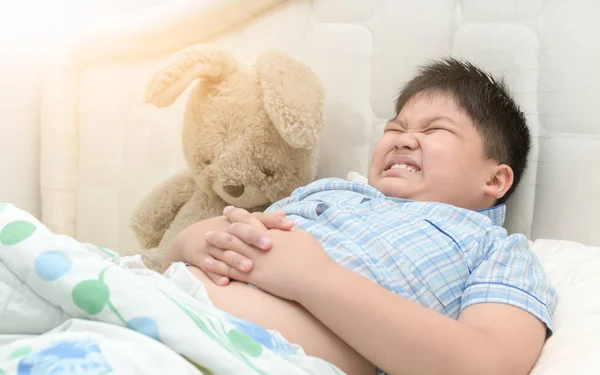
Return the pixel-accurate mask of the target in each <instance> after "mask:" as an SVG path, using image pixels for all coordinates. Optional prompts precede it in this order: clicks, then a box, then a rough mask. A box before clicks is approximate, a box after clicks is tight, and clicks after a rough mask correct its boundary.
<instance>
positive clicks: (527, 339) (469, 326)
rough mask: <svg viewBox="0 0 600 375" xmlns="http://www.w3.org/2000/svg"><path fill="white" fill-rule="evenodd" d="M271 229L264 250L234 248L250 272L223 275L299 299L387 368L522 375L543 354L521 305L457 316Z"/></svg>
mask: <svg viewBox="0 0 600 375" xmlns="http://www.w3.org/2000/svg"><path fill="white" fill-rule="evenodd" d="M238 228H242V227H241V226H240V227H238ZM246 229H251V228H249V227H248V226H246ZM249 232H250V230H249ZM229 235H230V234H226V233H224V232H223V233H221V235H216V236H215V237H214V238H211V240H210V241H209V242H211V245H214V246H216V247H218V248H221V249H224V248H231V247H227V245H229V244H230V241H231V238H229ZM269 235H270V236H271V238H272V240H273V247H272V249H271V250H270V251H269V252H268V253H265V252H261V251H258V250H254V249H252V248H251V247H249V246H241V247H238V248H235V249H233V250H234V251H237V252H239V253H241V254H242V255H244V256H246V257H248V258H250V259H251V260H252V261H253V263H254V269H253V271H251V272H250V273H248V274H247V273H243V272H239V271H236V270H235V269H231V268H230V270H231V273H224V274H225V275H227V276H228V277H231V278H232V279H237V280H240V281H244V282H250V283H252V284H254V285H256V286H258V287H260V288H261V289H263V290H265V291H267V292H270V293H272V294H275V295H278V296H280V297H282V298H287V299H290V300H295V301H297V302H299V303H300V304H301V305H303V306H304V307H305V308H306V309H307V310H308V311H310V312H311V314H313V315H314V316H315V317H316V318H317V319H319V320H320V321H321V322H322V323H323V324H325V325H326V326H327V327H328V328H329V329H331V330H332V331H333V332H334V333H336V334H337V335H338V336H339V337H340V338H341V339H342V340H344V341H345V342H347V343H348V344H349V345H350V346H352V347H353V348H354V349H355V350H356V351H357V352H359V353H360V354H362V355H363V356H365V357H366V358H367V359H368V360H370V361H371V362H372V363H375V364H376V365H377V366H379V367H380V368H382V369H383V370H385V371H386V372H388V373H390V374H395V373H402V374H422V373H426V374H461V375H468V374H491V375H494V374H510V375H518V374H527V373H528V372H529V371H530V370H531V368H532V367H533V365H534V363H535V361H536V359H537V358H538V356H539V354H540V351H541V349H542V346H543V343H544V338H545V333H546V328H545V325H544V324H543V323H542V322H541V321H540V320H538V319H537V318H536V317H535V316H534V315H532V314H530V313H528V312H527V311H525V310H522V309H520V308H517V307H514V306H511V305H508V304H505V303H477V304H471V305H470V306H468V307H466V308H465V309H464V310H463V311H462V313H461V315H460V317H459V319H458V321H456V320H453V319H451V318H449V317H446V316H444V315H442V314H439V313H437V312H434V311H433V310H430V309H428V308H425V307H423V306H421V305H418V304H417V303H414V302H412V301H409V300H407V299H405V298H403V297H401V296H398V295H396V294H394V293H392V292H390V291H388V290H387V289H385V288H383V287H381V286H379V285H377V284H375V283H373V282H371V281H369V280H367V279H366V278H364V277H362V276H360V275H358V274H356V273H354V272H352V271H350V270H348V269H346V268H344V267H342V266H340V265H338V264H336V263H334V262H333V261H331V260H330V259H329V258H328V257H327V256H326V255H324V250H323V248H322V247H321V246H320V244H319V243H318V242H317V241H316V240H314V238H312V236H310V234H308V233H306V232H304V231H302V230H299V229H294V230H292V231H289V232H282V231H277V230H275V231H269ZM238 237H239V236H238ZM493 263H494V264H497V262H493ZM475 276H479V275H478V274H476V273H475ZM477 280H480V279H477ZM477 287H480V285H478V286H477Z"/></svg>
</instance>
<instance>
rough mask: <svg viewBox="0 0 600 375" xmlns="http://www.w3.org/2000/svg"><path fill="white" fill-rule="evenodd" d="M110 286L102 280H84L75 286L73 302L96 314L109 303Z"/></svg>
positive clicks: (87, 311) (89, 312)
mask: <svg viewBox="0 0 600 375" xmlns="http://www.w3.org/2000/svg"><path fill="white" fill-rule="evenodd" d="M108 294H109V293H108V288H107V287H106V285H105V284H104V283H103V282H102V281H100V280H84V281H82V282H80V283H79V284H77V285H75V288H73V293H72V297H73V302H74V303H75V305H77V307H79V308H80V309H82V310H83V311H85V312H86V313H88V314H90V315H96V314H98V313H99V312H100V311H102V309H104V307H105V306H106V304H107V303H108Z"/></svg>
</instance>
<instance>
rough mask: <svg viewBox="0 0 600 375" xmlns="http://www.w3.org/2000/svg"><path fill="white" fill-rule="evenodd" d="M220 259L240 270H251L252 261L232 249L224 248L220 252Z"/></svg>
mask: <svg viewBox="0 0 600 375" xmlns="http://www.w3.org/2000/svg"><path fill="white" fill-rule="evenodd" d="M221 255H222V258H221V259H220V260H221V261H223V262H225V263H227V264H228V265H229V266H231V267H234V268H235V269H237V270H238V271H241V272H250V270H252V261H251V260H250V259H248V258H246V257H245V256H243V255H242V254H240V253H236V252H235V251H232V250H225V251H223V252H222V253H221Z"/></svg>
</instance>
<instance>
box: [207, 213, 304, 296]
mask: <svg viewBox="0 0 600 375" xmlns="http://www.w3.org/2000/svg"><path fill="white" fill-rule="evenodd" d="M223 214H224V215H225V217H227V218H228V219H229V221H230V222H231V224H230V225H229V226H228V227H227V228H226V229H225V230H222V231H210V232H207V233H206V234H205V236H204V240H205V241H206V243H207V244H208V246H207V247H206V250H207V252H206V255H207V256H206V257H204V259H203V260H202V261H201V263H200V264H199V267H200V269H201V270H202V271H203V272H204V273H205V274H206V275H207V276H208V277H209V278H210V279H211V280H213V282H214V283H215V284H217V285H221V286H225V285H228V284H229V277H228V276H230V275H232V274H234V272H232V271H233V270H237V271H240V272H249V271H250V270H251V269H252V267H253V264H252V261H251V260H250V259H248V258H247V257H245V256H243V255H241V254H242V253H246V254H247V251H248V249H249V248H252V247H254V248H257V249H260V250H264V251H266V250H269V249H271V247H272V246H273V241H272V239H271V237H270V236H269V235H268V232H267V231H268V229H280V230H284V231H288V230H290V229H292V227H293V226H294V223H293V222H292V221H291V220H288V219H286V218H285V213H284V212H281V211H278V212H275V213H272V214H267V213H263V212H255V213H252V214H251V213H249V212H248V211H246V210H244V209H242V208H235V207H232V206H229V207H225V209H224V210H223ZM211 245H212V246H211Z"/></svg>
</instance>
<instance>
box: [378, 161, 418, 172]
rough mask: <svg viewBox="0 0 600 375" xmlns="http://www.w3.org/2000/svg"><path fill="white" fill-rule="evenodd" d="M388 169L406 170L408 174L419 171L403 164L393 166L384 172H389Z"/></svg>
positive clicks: (412, 166)
mask: <svg viewBox="0 0 600 375" xmlns="http://www.w3.org/2000/svg"><path fill="white" fill-rule="evenodd" d="M390 169H406V170H407V171H409V172H418V171H420V169H419V167H415V166H414V165H410V164H405V163H401V164H394V165H392V166H391V167H389V168H388V169H386V171H389V170H390Z"/></svg>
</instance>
